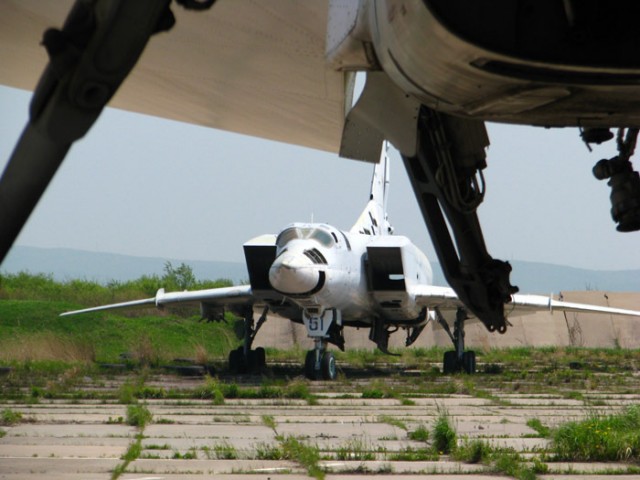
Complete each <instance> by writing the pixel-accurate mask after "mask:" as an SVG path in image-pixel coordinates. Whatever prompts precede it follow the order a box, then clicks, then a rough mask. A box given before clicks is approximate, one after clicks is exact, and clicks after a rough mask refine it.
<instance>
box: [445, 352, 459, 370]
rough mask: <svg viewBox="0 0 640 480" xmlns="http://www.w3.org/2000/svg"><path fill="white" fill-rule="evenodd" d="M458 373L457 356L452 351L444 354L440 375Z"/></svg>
mask: <svg viewBox="0 0 640 480" xmlns="http://www.w3.org/2000/svg"><path fill="white" fill-rule="evenodd" d="M457 371H458V356H457V355H456V352H454V351H453V350H449V351H448V352H444V360H443V362H442V373H444V374H445V375H450V374H452V373H456V372H457Z"/></svg>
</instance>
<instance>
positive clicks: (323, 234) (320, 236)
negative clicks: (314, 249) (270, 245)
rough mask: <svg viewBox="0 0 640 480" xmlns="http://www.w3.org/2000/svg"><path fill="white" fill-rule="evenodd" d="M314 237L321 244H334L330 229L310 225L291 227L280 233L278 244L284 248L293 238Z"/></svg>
mask: <svg viewBox="0 0 640 480" xmlns="http://www.w3.org/2000/svg"><path fill="white" fill-rule="evenodd" d="M298 238H299V239H305V238H309V239H313V240H317V241H318V242H319V243H320V244H321V245H324V246H325V247H330V246H332V245H333V244H334V242H335V240H334V237H333V236H332V235H331V233H329V232H328V231H326V230H324V229H322V228H309V227H289V228H287V229H285V230H283V231H282V232H280V235H278V238H277V239H276V246H277V247H278V249H281V248H283V247H284V246H285V245H286V244H287V243H289V242H290V241H291V240H295V239H298Z"/></svg>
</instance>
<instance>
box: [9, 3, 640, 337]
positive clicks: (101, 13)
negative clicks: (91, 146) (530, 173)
mask: <svg viewBox="0 0 640 480" xmlns="http://www.w3.org/2000/svg"><path fill="white" fill-rule="evenodd" d="M171 3H172V2H171V1H170V0H138V1H135V2H131V1H127V0H93V1H91V0H89V1H87V0H77V1H76V2H75V3H73V4H72V2H71V0H58V1H55V2H44V1H40V0H4V1H2V2H0V44H1V45H3V48H2V49H0V64H2V66H3V68H2V69H0V82H1V83H3V84H5V85H11V86H15V87H19V88H28V89H32V88H34V85H36V81H37V77H38V72H40V71H42V65H44V64H45V62H46V58H45V53H44V50H46V53H47V54H48V56H49V63H48V66H47V67H46V69H45V70H44V73H43V74H42V76H41V78H40V81H39V82H38V83H37V87H36V88H35V93H34V97H33V102H32V105H31V111H30V114H31V118H30V121H29V123H28V125H27V127H26V129H25V131H24V133H23V135H22V137H21V139H20V140H19V141H18V144H17V146H16V148H15V150H14V154H13V155H12V158H11V159H10V161H9V164H8V165H7V168H6V170H5V172H4V173H3V176H2V178H1V179H0V261H1V260H2V258H4V256H5V254H6V253H7V251H8V249H9V248H10V246H11V244H12V243H13V241H14V239H15V238H16V236H17V235H18V233H19V231H20V229H21V228H22V226H23V224H24V223H25V221H26V219H27V218H28V216H29V214H30V212H31V211H32V210H33V208H34V206H35V204H36V203H37V201H38V199H39V198H40V196H41V194H42V192H43V191H44V189H45V188H46V186H47V184H48V183H49V180H50V179H51V178H52V176H53V175H54V173H55V171H56V170H57V168H58V166H59V165H60V163H61V162H62V160H63V159H64V157H65V155H66V153H67V151H68V150H69V148H70V146H71V144H72V143H73V142H74V141H75V140H77V139H78V138H80V137H82V136H83V135H84V134H85V133H86V132H87V131H88V129H89V128H90V127H91V125H92V124H93V123H94V121H95V120H96V118H97V117H98V116H99V115H100V113H101V111H102V109H103V107H104V106H105V105H106V104H107V102H109V101H110V100H111V99H112V97H113V102H112V105H113V106H116V107H120V108H125V109H129V110H134V111H138V112H143V113H147V114H151V115H156V116H162V117H167V118H172V119H177V120H183V121H188V122H192V123H196V124H201V125H206V126H210V127H214V128H221V129H226V130H231V131H236V132H241V133H245V134H249V135H255V136H260V137H264V138H270V139H273V140H279V141H284V142H289V143H294V144H299V145H304V146H308V147H311V148H317V149H322V150H327V151H331V152H338V153H339V154H340V155H341V156H344V157H348V158H356V159H361V160H368V161H372V162H373V161H375V159H376V158H377V152H378V147H379V146H380V145H381V143H382V141H383V139H387V140H389V141H391V142H392V143H393V145H394V146H395V147H396V148H397V149H398V150H399V151H400V152H401V154H402V157H403V161H404V164H405V167H406V169H407V172H408V174H409V177H410V179H411V183H412V187H413V189H414V191H415V193H416V198H417V201H418V203H419V205H420V208H421V211H422V214H423V217H424V220H425V222H426V224H427V226H428V229H429V232H430V235H431V237H432V240H433V243H434V247H435V249H436V252H437V254H438V259H439V261H440V264H441V266H442V268H443V271H444V274H445V277H446V278H447V281H448V282H449V284H450V285H451V287H452V288H453V289H454V290H455V291H456V292H457V294H458V296H459V297H460V299H461V301H462V302H464V304H465V305H466V306H467V308H468V309H469V310H470V311H471V312H472V313H473V314H474V315H475V316H476V317H477V318H479V319H480V320H481V321H482V322H483V323H484V324H485V326H486V327H487V328H490V329H497V330H502V329H504V327H505V325H506V324H505V315H504V310H505V304H506V303H508V302H509V301H510V300H511V295H512V294H513V293H515V292H517V290H518V289H517V287H515V286H513V285H511V282H510V272H511V267H510V265H509V264H508V263H507V262H504V261H502V260H498V259H494V258H493V257H492V256H491V255H490V254H489V252H488V250H487V247H486V245H485V242H484V237H483V233H482V229H481V227H480V222H479V219H478V216H477V208H478V207H479V205H480V204H481V203H482V201H483V198H484V180H483V175H482V171H483V170H484V169H485V167H486V166H487V160H486V154H485V149H486V147H487V146H488V145H489V139H488V135H487V132H486V129H485V125H484V122H485V121H495V122H507V123H516V124H523V125H537V126H544V127H575V128H577V129H579V131H580V137H581V138H582V140H583V141H584V142H585V143H586V144H587V145H590V144H593V143H601V142H605V141H611V140H612V138H614V137H615V138H616V142H617V147H618V155H616V156H615V157H613V158H611V159H604V160H602V161H600V162H598V164H597V165H596V166H595V167H594V174H595V176H596V177H597V178H598V179H608V185H609V186H610V187H611V197H610V199H611V203H612V209H611V213H612V216H613V219H614V221H615V223H616V224H617V229H618V230H620V231H635V230H638V229H640V176H639V175H638V173H637V172H636V171H634V169H633V165H632V163H631V161H630V157H631V155H632V154H633V151H634V149H635V145H636V141H637V135H638V126H639V125H640V53H638V52H640V50H639V49H638V48H637V45H638V42H639V41H640V29H638V28H637V25H636V19H637V18H639V17H640V2H637V1H634V0H609V1H607V2H604V1H601V0H535V1H534V0H511V1H495V0H476V1H473V2H469V1H467V0H403V1H399V0H314V1H302V0H270V1H268V2H267V1H263V2H259V1H251V0H217V1H216V0H176V2H175V3H176V4H179V5H180V6H182V7H186V8H185V9H183V8H174V9H171V8H170V7H171ZM210 7H213V8H210ZM67 12H70V13H69V14H68V16H67V19H66V21H64V25H63V26H62V28H49V29H47V30H46V31H45V29H46V28H48V27H52V26H55V25H61V24H62V23H63V18H64V16H65V14H66V13H67ZM43 31H44V32H45V33H44V35H43V34H42V32H43ZM41 39H42V42H41ZM40 43H42V44H43V45H44V49H42V48H41V47H40ZM147 43H148V45H147ZM143 52H144V53H143ZM139 58H140V62H139V65H137V66H135V65H136V63H137V62H138V59H139ZM134 66H135V68H134ZM132 70H133V73H132V74H131V76H130V78H127V77H129V73H130V72H131V71H132ZM356 72H365V73H366V77H367V81H366V85H365V87H364V90H363V92H362V94H361V95H360V97H359V98H358V100H357V102H356V103H355V104H353V101H352V100H353V98H352V96H353V86H354V78H355V73H356ZM125 79H126V82H125V83H124V84H123V85H122V88H120V86H121V84H122V83H123V81H124V80H125ZM116 92H117V94H116ZM114 95H115V96H114ZM611 128H617V129H618V132H617V135H614V134H613V133H612V132H611V131H610V129H611ZM576 133H577V130H576ZM559 160H561V159H559ZM514 161H517V159H514ZM567 181H571V179H568V180H567ZM532 202H535V200H534V199H532ZM447 224H448V225H449V227H450V230H449V228H447ZM606 247H607V246H604V245H603V249H604V248H606Z"/></svg>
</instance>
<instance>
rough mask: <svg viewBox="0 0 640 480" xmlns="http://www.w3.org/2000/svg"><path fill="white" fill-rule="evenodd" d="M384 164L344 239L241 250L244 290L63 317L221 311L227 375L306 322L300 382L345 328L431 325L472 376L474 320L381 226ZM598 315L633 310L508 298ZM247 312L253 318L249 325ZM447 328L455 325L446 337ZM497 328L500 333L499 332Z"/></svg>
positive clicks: (419, 256) (334, 231)
mask: <svg viewBox="0 0 640 480" xmlns="http://www.w3.org/2000/svg"><path fill="white" fill-rule="evenodd" d="M388 190H389V161H388V156H387V150H386V144H385V145H384V148H383V150H382V154H381V158H380V162H379V163H378V164H377V165H376V166H375V168H374V174H373V181H372V184H371V194H370V197H369V202H368V203H367V205H366V207H365V209H364V211H363V212H362V214H361V215H360V217H359V218H358V220H357V221H356V223H355V224H354V225H353V227H352V228H351V229H350V230H349V231H344V230H340V229H338V228H336V227H334V226H331V225H327V224H324V223H292V224H291V225H289V226H287V227H285V228H284V229H283V230H282V231H281V232H280V233H279V234H278V235H261V236H259V237H256V238H254V239H252V240H250V241H249V242H247V243H245V244H244V253H245V258H246V262H247V269H248V271H249V280H250V284H249V285H242V286H235V287H226V288H217V289H208V290H195V291H185V292H170V293H167V292H165V291H164V289H160V290H159V291H158V292H157V294H156V296H155V297H153V298H147V299H143V300H135V301H132V302H124V303H118V304H112V305H104V306H100V307H93V308H87V309H82V310H76V311H72V312H66V313H63V314H62V315H77V314H81V313H88V312H96V311H102V310H111V309H121V308H135V307H147V308H148V307H150V306H156V307H158V308H163V307H165V306H168V305H174V304H190V303H196V304H200V309H201V313H202V316H203V318H207V319H209V320H220V319H222V318H223V314H224V311H225V309H230V310H231V311H233V312H235V313H237V314H240V315H242V316H243V317H244V324H245V341H244V344H243V346H242V347H239V348H238V349H237V350H233V351H232V352H231V353H230V355H229V366H230V368H231V369H232V370H236V371H247V370H255V369H259V368H262V367H264V366H265V362H266V359H265V351H264V348H262V347H258V348H256V349H252V344H253V340H254V338H255V336H256V333H257V332H258V330H259V329H260V327H261V326H262V324H263V323H264V322H265V321H266V318H267V313H269V312H272V313H274V314H276V315H279V316H281V317H284V318H287V319H289V320H291V321H293V322H299V323H304V325H305V327H306V329H307V334H308V335H309V337H311V338H312V339H313V340H314V342H315V348H314V349H313V350H310V351H309V352H308V353H307V356H306V360H305V375H306V376H307V377H308V378H310V379H318V378H324V379H327V380H333V379H335V378H336V363H335V358H334V355H333V353H332V352H331V351H328V350H327V348H326V347H327V343H332V344H334V345H336V346H337V347H339V348H340V349H341V350H344V347H345V345H344V343H345V341H344V336H343V328H344V327H358V328H368V329H369V332H370V333H369V338H370V339H371V340H372V341H373V342H375V343H376V345H377V346H378V348H379V349H380V350H382V351H383V352H385V353H388V349H387V347H388V342H389V336H390V335H391V333H393V332H394V331H396V330H398V329H400V328H401V329H403V330H405V331H406V334H407V339H406V345H407V346H409V345H411V344H412V343H414V342H415V341H416V340H417V338H418V336H419V335H420V334H421V333H422V331H423V330H424V328H425V326H426V325H427V324H428V322H430V321H434V322H437V323H438V324H440V325H441V326H442V327H443V328H444V329H445V330H446V331H447V332H448V334H449V336H450V338H451V340H452V342H453V345H454V348H455V350H453V351H449V352H446V353H445V355H444V366H443V371H444V372H445V373H451V372H455V371H459V370H464V371H465V372H468V373H474V372H475V370H476V359H475V352H473V351H465V347H464V324H465V321H466V320H468V319H471V318H473V315H472V314H471V313H470V312H469V311H468V309H467V308H466V307H465V305H464V303H463V302H461V301H460V299H459V298H458V296H457V295H456V293H455V292H454V291H453V290H452V289H451V288H448V287H439V286H434V285H432V284H431V282H432V271H431V265H430V264H429V261H428V259H427V257H426V256H425V255H424V254H423V253H422V252H421V251H420V250H419V249H418V248H417V247H416V246H415V245H414V244H413V243H412V242H411V240H409V239H408V238H407V237H403V236H400V235H394V234H393V228H392V227H391V225H390V224H389V219H388V218H387V213H386V205H387V194H388ZM553 309H555V310H564V311H574V312H604V313H611V314H618V315H632V316H637V317H639V319H640V311H633V310H623V309H619V308H609V307H600V306H595V305H586V304H579V303H570V302H564V301H559V300H554V299H552V298H548V297H543V296H539V295H520V294H513V295H511V298H510V314H514V315H522V314H525V313H527V312H529V313H532V312H535V311H538V310H553ZM254 311H257V312H259V313H260V317H259V319H258V321H257V322H254ZM449 323H452V324H453V332H451V329H450V326H449ZM506 328H507V327H506V323H505V326H504V327H503V328H502V329H500V330H499V332H500V333H504V332H505V331H506Z"/></svg>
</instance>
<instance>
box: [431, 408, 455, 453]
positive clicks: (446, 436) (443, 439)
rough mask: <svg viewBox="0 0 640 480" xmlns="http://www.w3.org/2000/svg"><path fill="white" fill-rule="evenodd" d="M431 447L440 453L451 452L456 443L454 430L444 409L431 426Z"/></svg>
mask: <svg viewBox="0 0 640 480" xmlns="http://www.w3.org/2000/svg"><path fill="white" fill-rule="evenodd" d="M432 436H433V448H435V449H436V451H437V452H439V453H441V454H449V453H451V452H453V451H454V450H455V448H456V444H457V435H456V431H455V429H454V428H453V426H452V425H451V418H450V417H449V414H448V413H447V412H446V411H441V412H440V415H439V416H438V419H437V420H436V423H435V425H434V427H433V433H432Z"/></svg>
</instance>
